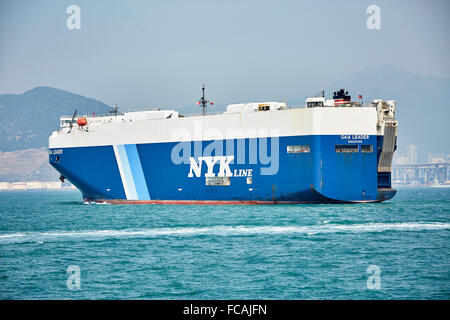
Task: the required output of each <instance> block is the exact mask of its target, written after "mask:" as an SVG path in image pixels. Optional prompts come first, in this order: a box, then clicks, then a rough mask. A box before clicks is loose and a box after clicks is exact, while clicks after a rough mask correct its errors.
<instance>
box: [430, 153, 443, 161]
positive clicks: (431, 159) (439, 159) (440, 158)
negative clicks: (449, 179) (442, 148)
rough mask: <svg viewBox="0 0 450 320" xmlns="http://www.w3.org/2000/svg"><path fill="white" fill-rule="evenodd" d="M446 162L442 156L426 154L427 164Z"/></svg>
mask: <svg viewBox="0 0 450 320" xmlns="http://www.w3.org/2000/svg"><path fill="white" fill-rule="evenodd" d="M443 162H446V156H445V155H444V154H432V153H429V154H428V163H443Z"/></svg>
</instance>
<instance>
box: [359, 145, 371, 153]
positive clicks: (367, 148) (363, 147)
mask: <svg viewBox="0 0 450 320" xmlns="http://www.w3.org/2000/svg"><path fill="white" fill-rule="evenodd" d="M361 152H373V147H372V145H371V144H363V145H361Z"/></svg>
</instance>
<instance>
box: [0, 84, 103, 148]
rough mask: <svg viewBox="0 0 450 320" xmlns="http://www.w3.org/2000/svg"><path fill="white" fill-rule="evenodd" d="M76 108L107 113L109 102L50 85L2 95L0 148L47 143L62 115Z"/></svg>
mask: <svg viewBox="0 0 450 320" xmlns="http://www.w3.org/2000/svg"><path fill="white" fill-rule="evenodd" d="M75 109H78V112H79V113H85V112H86V111H89V112H96V113H106V112H107V111H108V110H109V106H108V105H106V104H104V103H102V102H100V101H97V100H94V99H90V98H86V97H83V96H81V95H77V94H73V93H71V92H68V91H64V90H60V89H55V88H50V87H36V88H34V89H32V90H29V91H26V92H25V93H22V94H3V95H0V150H1V151H3V152H6V151H15V150H22V149H29V148H41V147H47V146H48V137H49V136H50V133H51V132H52V131H53V130H55V129H57V128H58V127H59V116H60V115H63V114H72V113H73V112H74V110H75Z"/></svg>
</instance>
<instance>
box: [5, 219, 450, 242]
mask: <svg viewBox="0 0 450 320" xmlns="http://www.w3.org/2000/svg"><path fill="white" fill-rule="evenodd" d="M449 229H450V223H442V222H429V223H419V222H407V223H367V224H347V225H338V224H331V223H330V224H321V225H310V226H210V227H173V228H153V229H151V228H149V229H122V230H82V231H48V232H22V233H10V234H1V235H0V244H8V243H9V244H15V243H38V244H44V243H46V242H65V241H103V240H109V239H133V238H139V239H145V238H160V237H193V236H252V235H283V234H286V235H293V234H299V235H306V236H311V235H316V234H323V233H344V234H346V233H347V234H354V233H370V232H386V231H400V232H401V231H424V230H449Z"/></svg>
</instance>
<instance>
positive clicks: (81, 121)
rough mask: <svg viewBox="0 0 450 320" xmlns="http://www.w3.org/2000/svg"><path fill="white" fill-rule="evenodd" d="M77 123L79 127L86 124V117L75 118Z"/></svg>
mask: <svg viewBox="0 0 450 320" xmlns="http://www.w3.org/2000/svg"><path fill="white" fill-rule="evenodd" d="M77 125H79V126H80V127H84V126H85V125H87V120H86V118H84V117H83V118H78V120H77Z"/></svg>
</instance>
